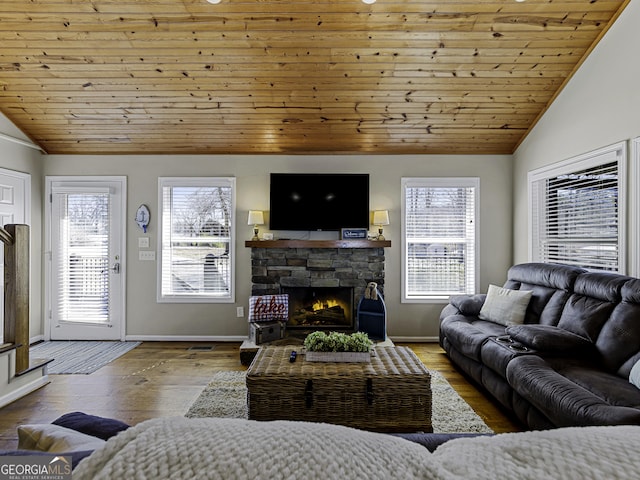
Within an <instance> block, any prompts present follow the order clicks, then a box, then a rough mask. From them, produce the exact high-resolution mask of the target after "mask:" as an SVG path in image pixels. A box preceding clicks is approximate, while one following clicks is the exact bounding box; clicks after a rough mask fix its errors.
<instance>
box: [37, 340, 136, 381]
mask: <svg viewBox="0 0 640 480" xmlns="http://www.w3.org/2000/svg"><path fill="white" fill-rule="evenodd" d="M138 345H140V342H93V341H53V342H42V343H38V344H36V345H33V346H31V347H30V348H29V356H30V357H31V358H53V359H54V360H53V362H51V363H50V364H49V365H47V373H49V374H52V375H62V374H76V373H78V374H85V375H87V374H89V373H93V372H95V371H96V370H98V369H99V368H100V367H103V366H105V365H106V364H107V363H109V362H112V361H114V360H115V359H116V358H118V357H120V356H122V355H124V354H125V353H127V352H128V351H130V350H133V349H134V348H136V347H137V346H138Z"/></svg>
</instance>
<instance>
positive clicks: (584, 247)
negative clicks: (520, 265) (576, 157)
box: [531, 149, 623, 272]
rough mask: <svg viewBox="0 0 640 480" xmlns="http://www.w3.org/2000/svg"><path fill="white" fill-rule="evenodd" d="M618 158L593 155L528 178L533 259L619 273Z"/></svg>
mask: <svg viewBox="0 0 640 480" xmlns="http://www.w3.org/2000/svg"><path fill="white" fill-rule="evenodd" d="M622 154H623V150H622V149H621V150H614V151H613V152H605V153H603V154H594V155H593V156H589V158H587V159H584V160H582V161H579V162H575V163H574V164H571V163H569V164H563V165H562V168H559V169H558V170H557V171H554V170H550V171H547V172H545V173H546V174H539V175H538V178H533V180H532V181H531V205H532V218H531V220H532V259H533V260H534V261H539V262H551V263H563V264H569V265H576V266H580V267H582V268H586V269H592V270H608V271H615V272H621V271H622V268H623V265H622V264H621V258H622V255H621V251H622V245H621V240H622V235H621V226H622V222H621V219H622V216H621V214H622V212H621V193H622V192H621V189H622V188H623V182H621V176H622V174H623V171H621V169H622V166H621V158H622V157H621V155H622Z"/></svg>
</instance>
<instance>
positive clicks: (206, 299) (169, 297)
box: [157, 177, 236, 303]
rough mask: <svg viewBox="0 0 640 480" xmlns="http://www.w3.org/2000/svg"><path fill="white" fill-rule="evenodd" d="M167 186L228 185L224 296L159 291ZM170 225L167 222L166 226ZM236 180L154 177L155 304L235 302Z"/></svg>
mask: <svg viewBox="0 0 640 480" xmlns="http://www.w3.org/2000/svg"><path fill="white" fill-rule="evenodd" d="M166 187H170V188H175V187H205V188H206V187H231V208H230V215H231V217H230V221H231V225H230V228H229V293H228V294H227V295H207V294H203V293H202V292H198V293H193V294H189V293H185V294H181V295H176V294H164V293H163V291H162V275H163V263H164V262H163V256H164V248H163V241H164V233H165V232H164V229H165V227H166V226H165V224H164V222H165V217H166V215H165V211H164V202H163V194H164V188H166ZM169 228H170V225H169ZM235 243H236V179H235V177H158V259H157V272H158V273H157V301H158V303H235V292H236V288H235V261H236V248H235Z"/></svg>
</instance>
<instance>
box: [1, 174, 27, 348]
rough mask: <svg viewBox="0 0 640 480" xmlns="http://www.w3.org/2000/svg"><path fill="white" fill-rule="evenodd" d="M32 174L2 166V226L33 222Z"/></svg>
mask: <svg viewBox="0 0 640 480" xmlns="http://www.w3.org/2000/svg"><path fill="white" fill-rule="evenodd" d="M30 210H31V175H29V174H28V173H21V172H14V171H12V170H5V169H3V168H0V226H2V227H4V226H5V225H9V224H18V223H23V224H27V225H29V224H30V223H31V221H30V218H31V211H30ZM0 287H2V289H1V290H0V344H2V343H4V332H3V330H4V246H3V245H2V244H1V243H0Z"/></svg>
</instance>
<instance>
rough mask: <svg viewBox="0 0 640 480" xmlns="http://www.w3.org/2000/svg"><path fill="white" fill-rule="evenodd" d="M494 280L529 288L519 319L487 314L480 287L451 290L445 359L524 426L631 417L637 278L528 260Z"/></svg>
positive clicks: (445, 314) (637, 393)
mask: <svg viewBox="0 0 640 480" xmlns="http://www.w3.org/2000/svg"><path fill="white" fill-rule="evenodd" d="M503 288H504V289H508V291H509V292H508V293H514V292H511V290H519V291H521V292H529V291H530V292H531V297H530V300H529V301H528V304H527V305H526V312H525V314H524V319H523V322H522V323H521V324H508V325H503V324H502V323H497V322H496V321H492V320H487V319H486V315H482V314H481V311H482V307H483V305H484V304H485V299H486V294H481V295H473V296H455V297H451V299H450V303H449V305H447V306H446V307H445V308H444V309H443V311H442V313H441V317H440V345H441V346H442V347H443V348H444V349H445V351H446V352H447V354H448V356H449V357H450V358H451V360H452V361H453V363H455V364H456V365H457V366H458V367H459V368H460V369H461V370H462V371H463V372H465V373H466V374H467V375H468V376H469V377H471V378H472V379H473V380H474V381H475V382H477V383H478V384H480V385H481V386H483V387H484V388H485V389H486V390H487V391H488V392H489V393H490V394H491V395H493V396H494V397H495V398H496V399H497V400H498V401H499V402H500V403H501V404H502V405H503V406H504V407H506V408H507V409H509V410H510V411H512V412H513V413H514V414H515V415H516V416H517V418H519V419H520V420H521V421H522V422H523V423H524V424H526V425H527V426H528V427H530V428H532V429H547V428H554V427H563V426H583V425H624V424H634V425H640V389H639V388H638V387H636V386H635V385H634V384H632V383H630V378H629V377H630V374H631V371H632V368H633V366H634V365H635V364H636V362H638V360H640V280H639V279H635V278H631V277H626V276H622V275H617V274H612V273H603V272H587V271H585V270H582V269H580V268H576V267H572V266H567V265H558V264H540V263H528V264H520V265H515V266H513V267H511V268H510V269H509V272H508V278H507V281H506V283H505V284H504V286H503ZM480 317H483V318H485V319H481V318H480ZM498 320H499V319H498ZM503 323H509V322H503ZM637 371H640V366H639V367H637V368H636V369H634V375H635V372H637ZM632 377H633V376H632ZM634 380H635V377H634ZM637 383H638V382H637V381H636V384H637Z"/></svg>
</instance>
